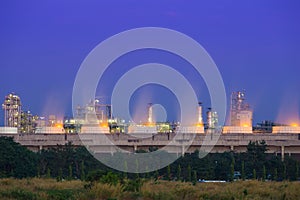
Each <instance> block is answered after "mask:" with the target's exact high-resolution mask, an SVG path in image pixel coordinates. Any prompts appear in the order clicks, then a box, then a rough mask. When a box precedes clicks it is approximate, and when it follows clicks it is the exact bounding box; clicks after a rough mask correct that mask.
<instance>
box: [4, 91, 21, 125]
mask: <svg viewBox="0 0 300 200" xmlns="http://www.w3.org/2000/svg"><path fill="white" fill-rule="evenodd" d="M21 107H22V104H21V99H20V97H19V96H18V95H16V94H14V93H11V94H9V95H7V96H5V100H4V103H3V104H2V108H3V110H4V126H6V127H16V128H20V126H21Z"/></svg>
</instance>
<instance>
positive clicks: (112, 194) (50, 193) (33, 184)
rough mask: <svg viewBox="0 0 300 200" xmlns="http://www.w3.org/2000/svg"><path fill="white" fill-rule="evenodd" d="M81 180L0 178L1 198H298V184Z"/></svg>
mask: <svg viewBox="0 0 300 200" xmlns="http://www.w3.org/2000/svg"><path fill="white" fill-rule="evenodd" d="M87 185H88V182H85V181H81V180H72V181H63V182H57V181H56V180H55V179H42V178H30V179H12V178H9V179H0V199H4V200H5V199H24V200H25V199H26V200H35V199H38V200H48V199H49V200H50V199H51V200H77V199H78V200H89V199H111V200H112V199H125V200H126V199H128V200H129V199H167V200H171V199H183V200H184V199H187V200H190V199H245V200H246V199H275V200H276V199H278V200H279V199H300V192H299V190H300V189H299V188H300V187H299V186H300V183H298V182H262V181H235V182H231V183H197V184H195V185H192V184H191V183H186V182H176V181H160V182H155V181H153V180H148V181H146V182H145V183H144V184H143V185H142V186H141V187H140V189H139V190H136V189H137V188H135V186H134V182H131V183H130V184H127V185H123V184H120V183H118V184H116V185H111V184H107V183H101V182H97V183H95V184H93V185H92V186H90V187H87Z"/></svg>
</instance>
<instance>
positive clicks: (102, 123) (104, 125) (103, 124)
mask: <svg viewBox="0 0 300 200" xmlns="http://www.w3.org/2000/svg"><path fill="white" fill-rule="evenodd" d="M99 126H100V127H104V128H106V127H108V123H107V122H101V123H100V124H99Z"/></svg>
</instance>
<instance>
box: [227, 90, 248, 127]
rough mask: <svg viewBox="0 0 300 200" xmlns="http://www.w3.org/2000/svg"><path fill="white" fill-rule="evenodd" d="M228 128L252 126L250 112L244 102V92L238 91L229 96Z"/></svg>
mask: <svg viewBox="0 0 300 200" xmlns="http://www.w3.org/2000/svg"><path fill="white" fill-rule="evenodd" d="M230 126H240V127H250V126H252V111H251V110H250V106H249V104H248V103H246V102H245V93H244V92H240V91H238V92H233V93H232V94H231V106H230Z"/></svg>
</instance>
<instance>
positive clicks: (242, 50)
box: [0, 1, 300, 125]
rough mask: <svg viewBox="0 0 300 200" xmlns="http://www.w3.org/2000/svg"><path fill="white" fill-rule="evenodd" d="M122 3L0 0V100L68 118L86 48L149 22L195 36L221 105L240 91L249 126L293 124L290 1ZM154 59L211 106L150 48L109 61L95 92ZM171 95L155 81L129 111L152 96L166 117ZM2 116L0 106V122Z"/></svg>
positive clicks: (201, 89)
mask: <svg viewBox="0 0 300 200" xmlns="http://www.w3.org/2000/svg"><path fill="white" fill-rule="evenodd" d="M131 2H133V3H132V4H130V3H127V2H122V1H113V2H92V3H90V4H89V3H86V2H85V1H79V2H73V1H72V2H69V1H66V2H53V1H44V2H43V3H41V2H33V1H26V2H22V1H19V2H18V3H15V2H10V1H3V2H1V3H0V5H1V6H0V26H1V27H2V29H1V31H0V36H1V37H0V44H1V48H0V55H1V59H0V66H1V72H2V73H1V78H0V103H1V104H2V103H3V101H4V97H5V95H7V94H9V93H10V92H15V93H16V94H17V95H19V96H20V98H21V101H22V104H23V105H24V107H23V109H24V110H30V111H31V112H32V113H33V114H37V115H39V116H48V115H51V114H56V115H59V116H61V117H64V116H70V117H71V116H72V111H71V110H72V108H71V102H72V90H73V84H74V81H75V77H76V74H77V71H78V70H79V67H80V65H81V63H82V62H83V60H84V59H85V57H86V56H87V55H88V53H89V52H90V51H91V50H92V49H94V48H95V47H96V46H97V45H98V44H99V43H100V42H102V41H104V40H105V39H107V38H109V37H111V36H112V35H115V34H117V33H119V32H122V31H125V30H128V29H132V28H137V27H147V26H152V27H165V28H170V29H174V30H176V31H180V32H182V33H184V34H186V35H188V36H190V37H191V38H193V39H194V40H196V41H197V42H199V43H200V44H201V45H202V46H203V47H204V48H205V49H206V51H207V52H208V53H209V54H210V56H211V57H212V59H213V60H214V62H215V63H216V65H217V66H218V68H219V71H220V73H221V75H222V77H223V80H224V84H225V89H226V94H227V107H228V108H229V104H230V101H229V98H230V94H231V92H234V91H240V90H243V89H245V90H246V99H247V102H248V103H249V104H250V106H251V108H252V109H253V112H254V116H253V125H255V124H256V123H259V122H261V121H263V120H272V121H274V122H279V123H287V124H291V123H299V112H300V107H299V104H300V95H299V91H300V79H299V77H298V74H299V72H300V67H299V66H300V57H299V56H298V55H297V53H298V52H299V50H300V49H299V48H300V39H299V35H300V26H299V23H298V19H299V18H300V13H299V12H298V8H299V7H300V2H298V1H288V2H281V1H272V2H269V3H268V2H260V1H252V2H251V3H250V2H247V3H245V2H239V1H230V2H228V3H224V2H218V3H215V2H209V3H207V2H206V3H202V2H198V1H190V2H189V3H184V2H182V1H164V2H161V3H158V2H146V1H144V2H140V1H131ZM115 3H118V4H115ZM154 61H156V62H160V63H165V64H168V65H171V66H172V67H174V68H176V69H180V70H181V71H182V73H183V74H184V75H185V77H186V78H187V79H189V81H198V82H197V84H196V86H195V87H196V88H194V89H195V90H196V92H197V97H198V100H199V101H201V102H203V105H204V111H205V110H206V109H205V108H207V107H211V106H210V98H209V93H208V90H207V87H206V85H205V83H204V81H203V80H202V78H200V80H199V78H198V79H197V76H196V75H194V73H193V71H191V70H190V69H189V68H188V66H187V64H186V63H185V61H183V60H181V59H179V58H178V57H176V56H175V55H174V54H171V53H166V52H162V51H154V50H144V51H135V52H131V53H129V54H126V55H125V56H121V57H120V58H118V59H117V60H116V61H115V62H114V63H113V64H112V66H110V67H109V69H108V70H107V72H106V74H107V77H109V78H104V79H103V80H100V82H99V85H98V90H97V96H105V97H107V96H109V95H110V94H111V89H112V88H113V86H114V84H115V83H116V81H117V80H118V79H119V78H120V77H121V75H122V73H124V72H126V71H127V70H129V69H130V68H132V67H133V66H136V65H137V64H141V63H147V62H154ZM103 85H104V86H105V87H104V88H103V87H102V86H103ZM171 97H172V94H171V93H168V92H166V90H165V89H163V88H159V87H156V86H145V87H141V88H139V89H138V90H137V91H136V92H135V93H134V95H133V97H132V101H131V111H132V113H134V111H136V110H139V111H140V110H141V109H142V108H143V107H144V109H145V111H146V106H147V104H148V103H149V102H152V103H161V104H163V105H166V106H167V109H166V110H167V113H168V119H171V118H175V116H176V111H172V109H173V108H176V100H174V101H172V102H169V99H171ZM106 101H108V100H106ZM135 105H136V107H135ZM174 105H175V106H174ZM195 106H197V105H195ZM227 110H228V109H227ZM228 115H229V112H227V116H228ZM3 118H4V112H3V110H2V111H1V114H0V125H3V121H4V119H3ZM204 118H205V117H204Z"/></svg>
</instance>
